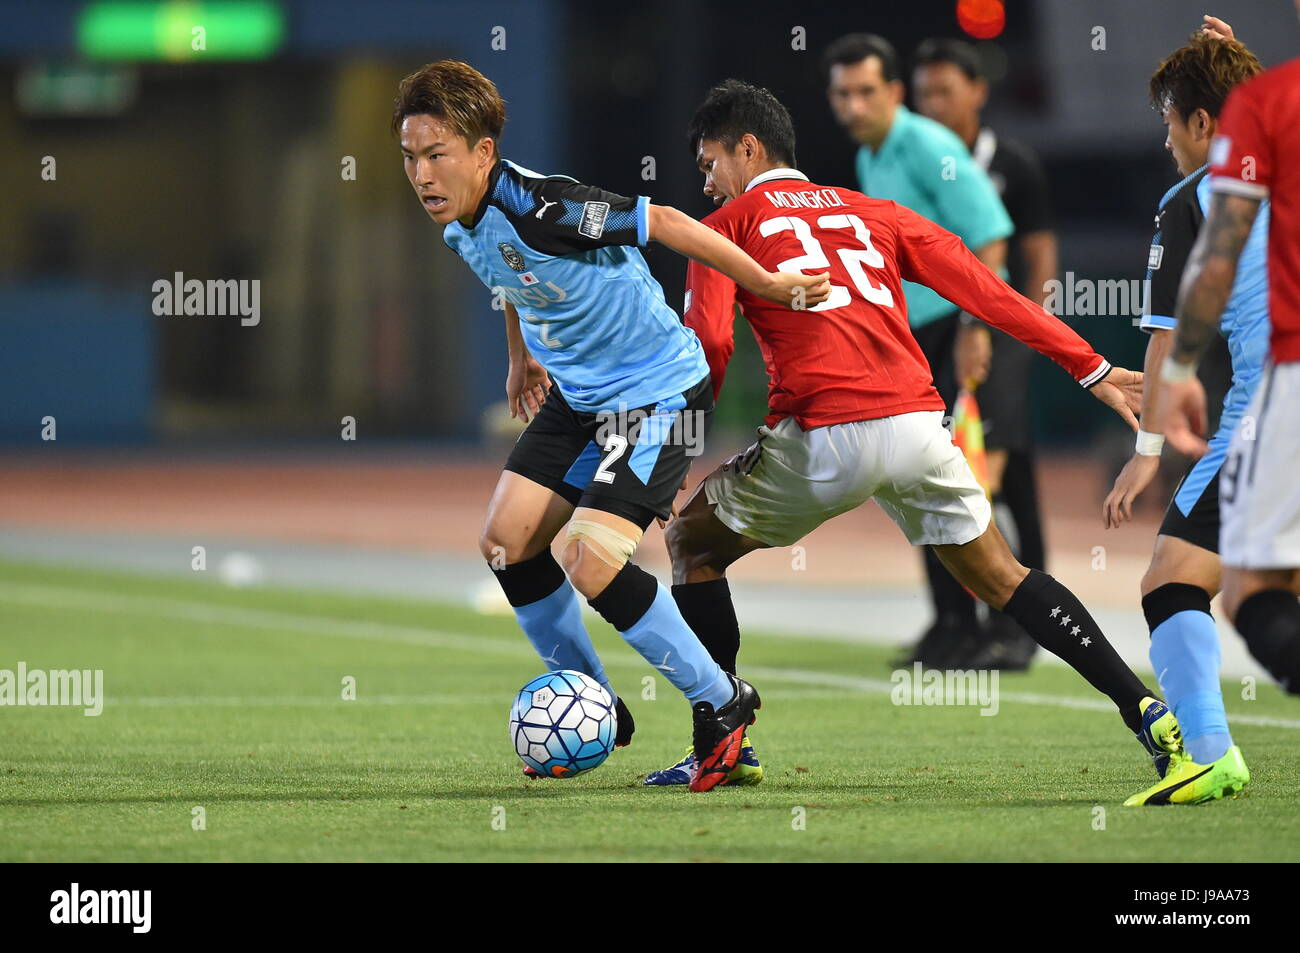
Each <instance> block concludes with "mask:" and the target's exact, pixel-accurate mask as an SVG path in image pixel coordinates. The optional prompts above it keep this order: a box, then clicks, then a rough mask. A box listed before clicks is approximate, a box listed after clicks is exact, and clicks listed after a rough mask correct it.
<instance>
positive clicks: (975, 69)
mask: <svg viewBox="0 0 1300 953" xmlns="http://www.w3.org/2000/svg"><path fill="white" fill-rule="evenodd" d="M939 63H951V64H952V65H953V66H955V67H957V68H958V69H959V70H961V71H962V72H963V73H965V74H966V78H967V79H968V80H970V81H971V82H976V81H978V80H981V79H984V61H983V60H982V59H980V54H979V51H978V50H976V49H975V47H973V46H971V45H970V44H969V43H967V42H966V41H965V40H953V39H949V38H948V37H942V36H940V37H931V38H930V39H928V40H922V41H921V45H920V46H918V47H917V48H916V52H915V53H913V54H912V68H913V69H917V68H919V67H922V66H934V65H936V64H939Z"/></svg>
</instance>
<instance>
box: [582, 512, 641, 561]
mask: <svg viewBox="0 0 1300 953" xmlns="http://www.w3.org/2000/svg"><path fill="white" fill-rule="evenodd" d="M571 539H585V540H586V541H587V548H588V549H590V550H591V552H592V555H593V556H595V557H596V558H598V559H599V560H600V561H601V562H603V563H605V564H606V565H608V566H612V567H613V568H615V569H622V568H623V565H624V564H625V563H626V562H627V561H628V560H629V559H631V558H632V553H633V552H635V551H636V544H637V542H638V541H637V540H635V539H633V538H632V537H630V536H624V535H623V534H622V533H620V532H619V531H618V530H616V529H611V528H610V527H608V526H606V525H605V524H604V523H597V522H595V521H594V520H573V521H571V522H570V523H569V531H568V533H566V534H565V536H564V541H565V542H566V543H567V542H568V541H569V540H571ZM593 543H594V544H595V545H592V544H593Z"/></svg>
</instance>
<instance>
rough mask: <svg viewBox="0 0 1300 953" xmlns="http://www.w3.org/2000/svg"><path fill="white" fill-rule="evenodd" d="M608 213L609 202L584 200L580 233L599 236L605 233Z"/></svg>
mask: <svg viewBox="0 0 1300 953" xmlns="http://www.w3.org/2000/svg"><path fill="white" fill-rule="evenodd" d="M608 215H609V203H608V202H583V203H582V223H581V224H580V225H579V226H578V234H579V235H586V236H587V237H588V238H599V237H600V236H601V235H603V234H605V218H606V217H607V216H608Z"/></svg>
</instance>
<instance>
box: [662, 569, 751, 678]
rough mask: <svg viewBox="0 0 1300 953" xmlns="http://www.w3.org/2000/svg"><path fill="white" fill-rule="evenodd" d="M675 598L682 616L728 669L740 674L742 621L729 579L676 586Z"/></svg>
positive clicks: (732, 672)
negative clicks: (728, 582) (738, 657)
mask: <svg viewBox="0 0 1300 953" xmlns="http://www.w3.org/2000/svg"><path fill="white" fill-rule="evenodd" d="M673 599H674V600H675V601H676V602H677V608H678V609H680V610H681V613H682V618H683V619H685V620H686V624H687V625H689V626H690V627H691V630H692V631H694V633H695V637H696V638H698V639H699V640H700V642H701V644H703V646H704V647H705V648H706V649H708V651H709V654H710V655H711V656H713V661H715V662H717V663H718V665H719V666H720V667H721V668H722V670H723V671H724V672H727V673H729V674H731V675H735V674H736V655H737V654H738V653H739V652H740V623H738V622H737V621H736V607H735V605H733V604H732V601H731V586H729V585H728V584H727V580H726V579H710V580H709V581H708V582H687V583H681V584H679V585H675V586H673Z"/></svg>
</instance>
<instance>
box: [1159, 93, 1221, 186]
mask: <svg viewBox="0 0 1300 953" xmlns="http://www.w3.org/2000/svg"><path fill="white" fill-rule="evenodd" d="M1160 118H1161V119H1163V120H1164V123H1165V129H1166V135H1165V148H1166V149H1168V150H1169V151H1170V152H1171V153H1172V154H1173V157H1174V163H1175V164H1176V165H1177V166H1178V173H1179V175H1191V174H1192V173H1193V172H1195V171H1196V170H1197V169H1199V168H1200V167H1201V166H1203V165H1205V160H1206V159H1207V158H1208V157H1209V154H1210V139H1211V138H1213V134H1214V133H1213V129H1212V127H1210V126H1209V125H1208V123H1207V121H1206V120H1207V119H1208V117H1207V116H1205V115H1204V113H1203V112H1201V111H1198V112H1195V113H1193V114H1192V115H1191V116H1189V117H1188V118H1187V119H1186V120H1184V119H1183V118H1182V116H1180V115H1178V110H1177V109H1175V108H1174V107H1173V106H1166V107H1165V108H1164V109H1163V110H1162V111H1161V113H1160Z"/></svg>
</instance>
